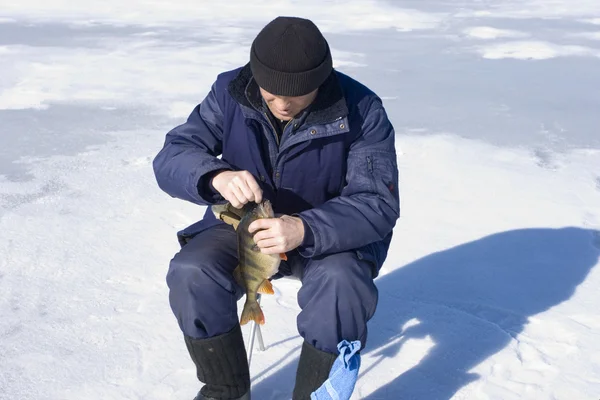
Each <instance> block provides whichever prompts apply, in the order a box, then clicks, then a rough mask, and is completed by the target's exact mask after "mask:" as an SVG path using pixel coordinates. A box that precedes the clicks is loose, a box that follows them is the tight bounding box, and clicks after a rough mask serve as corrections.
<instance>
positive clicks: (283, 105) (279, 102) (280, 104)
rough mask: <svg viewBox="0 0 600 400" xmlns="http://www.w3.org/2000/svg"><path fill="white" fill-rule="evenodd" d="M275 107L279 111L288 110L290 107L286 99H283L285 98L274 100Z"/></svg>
mask: <svg viewBox="0 0 600 400" xmlns="http://www.w3.org/2000/svg"><path fill="white" fill-rule="evenodd" d="M275 105H276V106H277V108H279V109H280V110H285V109H288V108H289V107H290V101H289V100H288V99H287V98H285V97H280V98H278V99H276V100H275Z"/></svg>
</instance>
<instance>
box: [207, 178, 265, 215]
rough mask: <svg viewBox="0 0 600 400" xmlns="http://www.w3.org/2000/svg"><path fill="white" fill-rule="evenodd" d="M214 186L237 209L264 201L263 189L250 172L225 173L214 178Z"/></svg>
mask: <svg viewBox="0 0 600 400" xmlns="http://www.w3.org/2000/svg"><path fill="white" fill-rule="evenodd" d="M212 185H213V187H214V188H215V189H216V190H217V191H218V192H219V193H220V194H221V196H223V197H224V198H225V200H227V201H228V202H230V203H231V205H232V206H234V207H235V208H242V207H243V206H244V204H246V203H249V202H251V201H254V202H256V203H260V202H261V201H262V189H261V188H260V186H259V185H258V183H257V182H256V179H254V176H252V174H251V173H250V172H248V171H223V172H221V173H219V174H217V175H216V176H215V177H214V178H213V180H212Z"/></svg>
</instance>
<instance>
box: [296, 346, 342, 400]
mask: <svg viewBox="0 0 600 400" xmlns="http://www.w3.org/2000/svg"><path fill="white" fill-rule="evenodd" d="M336 358H337V355H335V354H331V353H327V352H324V351H321V350H319V349H317V348H315V347H314V346H312V345H310V344H308V343H306V342H304V343H303V344H302V351H301V352H300V361H298V370H297V371H296V386H295V387H294V394H293V396H292V399H293V400H310V394H311V393H312V392H314V391H315V390H317V389H318V388H319V387H320V386H321V385H322V384H323V382H325V381H326V380H327V378H328V377H329V372H330V371H331V367H332V366H333V362H334V361H335V359H336Z"/></svg>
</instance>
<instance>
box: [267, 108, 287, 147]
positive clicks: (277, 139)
mask: <svg viewBox="0 0 600 400" xmlns="http://www.w3.org/2000/svg"><path fill="white" fill-rule="evenodd" d="M263 114H264V115H265V119H266V120H267V122H268V123H269V125H270V126H271V129H273V134H274V135H275V142H277V149H279V137H277V131H276V130H275V127H274V126H273V124H272V123H271V120H270V119H269V116H268V115H267V113H266V112H264V113H263ZM286 126H287V125H286ZM282 136H283V135H282Z"/></svg>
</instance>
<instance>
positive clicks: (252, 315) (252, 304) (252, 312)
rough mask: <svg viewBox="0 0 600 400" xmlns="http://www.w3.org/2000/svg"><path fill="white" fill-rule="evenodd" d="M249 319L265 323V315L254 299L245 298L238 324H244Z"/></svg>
mask: <svg viewBox="0 0 600 400" xmlns="http://www.w3.org/2000/svg"><path fill="white" fill-rule="evenodd" d="M250 321H254V322H256V323H257V324H259V325H264V323H265V315H264V314H263V312H262V309H261V308H260V304H258V301H256V300H246V303H245V304H244V309H243V310H242V317H241V318H240V325H246V324H247V323H248V322H250Z"/></svg>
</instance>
